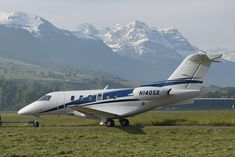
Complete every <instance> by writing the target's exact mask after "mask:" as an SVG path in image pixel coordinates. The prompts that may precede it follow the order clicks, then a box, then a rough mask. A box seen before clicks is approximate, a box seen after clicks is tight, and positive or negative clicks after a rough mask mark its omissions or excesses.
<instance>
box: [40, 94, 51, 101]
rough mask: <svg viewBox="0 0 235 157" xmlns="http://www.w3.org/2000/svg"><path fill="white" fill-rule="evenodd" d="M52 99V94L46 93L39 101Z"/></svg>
mask: <svg viewBox="0 0 235 157" xmlns="http://www.w3.org/2000/svg"><path fill="white" fill-rule="evenodd" d="M50 99H51V95H44V96H43V97H41V98H40V99H38V101H49V100H50Z"/></svg>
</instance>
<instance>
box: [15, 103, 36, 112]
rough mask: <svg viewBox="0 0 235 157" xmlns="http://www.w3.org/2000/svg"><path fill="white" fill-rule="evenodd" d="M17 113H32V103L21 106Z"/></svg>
mask: <svg viewBox="0 0 235 157" xmlns="http://www.w3.org/2000/svg"><path fill="white" fill-rule="evenodd" d="M18 114H19V115H32V114H34V110H33V104H29V105H28V106H25V107H23V108H22V109H20V110H19V111H18Z"/></svg>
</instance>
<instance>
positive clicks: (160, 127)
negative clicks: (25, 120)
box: [39, 126, 235, 129]
mask: <svg viewBox="0 0 235 157" xmlns="http://www.w3.org/2000/svg"><path fill="white" fill-rule="evenodd" d="M39 128H68V129H101V128H108V127H106V126H51V127H47V126H46V127H39ZM112 128H113V129H115V128H118V129H146V128H151V129H179V128H184V129H194V128H195V129H196V128H207V129H208V128H209V129H235V126H128V127H119V126H117V127H110V129H112Z"/></svg>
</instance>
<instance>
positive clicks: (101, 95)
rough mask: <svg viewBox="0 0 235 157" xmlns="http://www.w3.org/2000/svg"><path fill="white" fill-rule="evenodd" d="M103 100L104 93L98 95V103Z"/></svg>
mask: <svg viewBox="0 0 235 157" xmlns="http://www.w3.org/2000/svg"><path fill="white" fill-rule="evenodd" d="M101 100H103V93H98V94H97V96H96V101H101Z"/></svg>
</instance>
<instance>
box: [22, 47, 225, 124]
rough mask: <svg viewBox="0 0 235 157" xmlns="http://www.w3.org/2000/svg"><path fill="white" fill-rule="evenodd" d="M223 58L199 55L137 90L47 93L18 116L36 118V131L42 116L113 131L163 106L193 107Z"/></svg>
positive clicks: (200, 53) (188, 57)
mask: <svg viewBox="0 0 235 157" xmlns="http://www.w3.org/2000/svg"><path fill="white" fill-rule="evenodd" d="M221 56H222V54H206V53H205V52H203V51H200V52H198V53H196V54H192V55H189V56H187V57H186V58H185V59H184V61H183V62H182V63H181V64H180V65H179V66H178V68H177V69H176V70H175V71H174V72H173V73H172V75H171V76H170V77H169V78H168V79H167V80H166V81H161V82H156V83H149V84H143V85H140V86H138V87H136V88H122V89H108V88H107V87H105V88H104V89H98V90H79V91H58V92H52V93H48V94H46V95H45V96H43V97H41V98H40V99H38V100H37V101H35V102H33V103H31V104H29V105H27V106H25V107H23V108H22V109H21V110H19V111H18V114H19V115H34V116H35V117H36V119H37V120H35V125H34V126H35V127H38V126H39V122H38V120H39V117H40V115H45V114H67V115H74V116H79V117H84V118H90V119H96V120H99V121H100V125H106V126H108V127H113V126H114V125H115V122H114V119H119V122H120V124H121V126H128V125H129V120H128V119H127V117H130V116H133V115H137V114H140V113H143V112H146V111H149V110H152V109H154V108H157V107H160V106H164V105H170V104H171V105H173V104H175V105H177V104H186V103H187V104H188V103H193V101H194V98H195V97H196V96H198V94H199V92H200V88H201V87H202V83H203V78H204V76H205V74H206V73H207V70H208V68H209V67H210V65H211V63H213V62H219V60H217V59H219V58H221Z"/></svg>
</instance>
